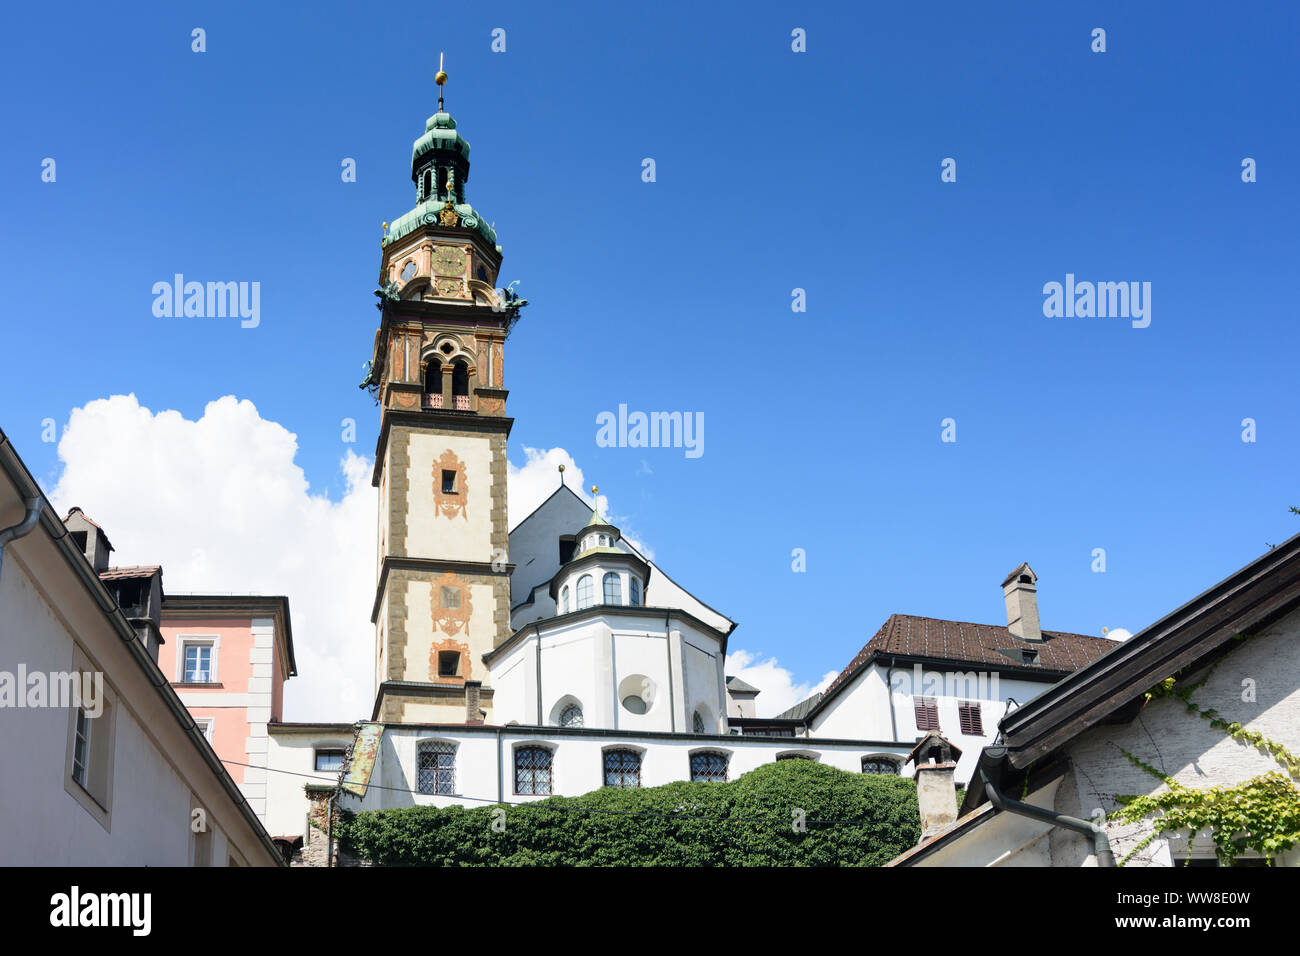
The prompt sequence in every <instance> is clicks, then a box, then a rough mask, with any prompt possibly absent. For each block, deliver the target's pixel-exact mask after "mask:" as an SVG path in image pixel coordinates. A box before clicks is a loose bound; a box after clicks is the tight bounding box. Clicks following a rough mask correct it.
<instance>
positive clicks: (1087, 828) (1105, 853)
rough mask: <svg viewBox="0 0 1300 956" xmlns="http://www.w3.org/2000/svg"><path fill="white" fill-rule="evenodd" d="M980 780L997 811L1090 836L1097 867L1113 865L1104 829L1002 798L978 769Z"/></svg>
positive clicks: (987, 777) (1087, 821) (986, 774)
mask: <svg viewBox="0 0 1300 956" xmlns="http://www.w3.org/2000/svg"><path fill="white" fill-rule="evenodd" d="M980 779H981V780H983V781H984V791H985V792H986V793H987V794H988V795H989V801H990V802H991V803H992V804H993V806H995V807H997V808H998V809H999V810H1005V811H1007V812H1008V813H1014V814H1017V815H1018V816H1022V817H1029V818H1030V819H1031V820H1042V821H1043V822H1044V823H1050V824H1052V826H1057V827H1065V828H1066V829H1067V830H1073V831H1075V832H1076V833H1082V834H1084V835H1085V836H1090V837H1092V846H1093V853H1095V854H1096V855H1097V865H1098V866H1114V865H1115V854H1114V853H1113V852H1112V851H1111V848H1110V839H1109V838H1108V837H1107V836H1106V828H1105V827H1103V826H1101V825H1100V824H1097V823H1093V822H1092V821H1091V820H1080V819H1079V818H1078V817H1071V816H1067V815H1066V814H1064V813H1057V812H1056V811H1055V810H1048V809H1046V808H1045V807H1036V806H1034V805H1033V804H1032V803H1021V802H1020V801H1019V800H1012V799H1011V798H1009V797H1006V796H1003V795H1002V794H1001V793H999V792H998V789H997V787H995V786H993V781H992V780H990V779H989V775H988V771H986V770H984V769H983V768H981V769H980Z"/></svg>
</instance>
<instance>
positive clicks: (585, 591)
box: [578, 574, 596, 611]
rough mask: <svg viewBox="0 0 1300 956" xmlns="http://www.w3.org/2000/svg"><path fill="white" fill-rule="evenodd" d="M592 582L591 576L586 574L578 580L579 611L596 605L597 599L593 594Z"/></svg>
mask: <svg viewBox="0 0 1300 956" xmlns="http://www.w3.org/2000/svg"><path fill="white" fill-rule="evenodd" d="M591 590H592V581H591V575H590V574H584V575H583V576H582V577H580V578H578V610H579V611H581V610H582V609H583V608H588V607H591V606H592V605H593V604H595V603H596V599H595V597H594V596H593V595H592V593H591Z"/></svg>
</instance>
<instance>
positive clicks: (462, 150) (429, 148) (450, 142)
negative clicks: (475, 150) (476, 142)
mask: <svg viewBox="0 0 1300 956" xmlns="http://www.w3.org/2000/svg"><path fill="white" fill-rule="evenodd" d="M434 151H439V152H444V151H450V152H454V153H457V154H459V155H460V156H461V157H463V158H464V159H465V160H466V161H468V160H469V143H468V142H466V141H465V137H464V136H461V135H460V133H458V132H456V121H455V120H454V119H452V116H451V114H450V113H446V112H443V111H441V110H439V111H438V112H437V113H434V114H433V115H432V116H430V117H429V118H428V120H426V121H425V124H424V135H423V136H421V137H420V138H419V139H417V140H416V141H415V143H414V144H413V145H412V146H411V174H412V176H414V175H415V174H416V173H418V171H419V169H420V167H421V166H422V165H424V164H423V163H421V162H420V160H421V159H422V158H423V157H424V156H425V154H426V153H431V152H434Z"/></svg>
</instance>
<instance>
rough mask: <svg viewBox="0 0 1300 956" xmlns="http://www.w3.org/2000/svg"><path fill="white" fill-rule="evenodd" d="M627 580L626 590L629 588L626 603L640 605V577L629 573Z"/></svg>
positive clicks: (634, 605)
mask: <svg viewBox="0 0 1300 956" xmlns="http://www.w3.org/2000/svg"><path fill="white" fill-rule="evenodd" d="M627 581H628V584H629V585H630V587H629V588H628V590H629V592H630V594H629V601H628V603H629V604H631V605H632V606H633V607H640V605H641V579H640V578H638V577H637V576H636V575H635V574H629V575H628V576H627Z"/></svg>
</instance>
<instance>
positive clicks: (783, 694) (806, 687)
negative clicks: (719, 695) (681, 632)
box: [726, 650, 839, 717]
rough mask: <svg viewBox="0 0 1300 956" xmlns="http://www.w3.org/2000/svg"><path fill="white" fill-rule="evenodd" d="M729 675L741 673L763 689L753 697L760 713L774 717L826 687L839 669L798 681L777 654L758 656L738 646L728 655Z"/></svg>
mask: <svg viewBox="0 0 1300 956" xmlns="http://www.w3.org/2000/svg"><path fill="white" fill-rule="evenodd" d="M726 670H727V676H728V677H739V678H740V679H741V680H743V681H744V682H745V683H746V684H752V685H753V686H755V687H757V688H758V689H759V691H760V693H759V695H758V697H756V698H755V699H754V706H755V712H756V713H757V714H758V716H759V717H775V716H776V715H777V714H779V713H782V712H783V711H786V710H789V709H790V708H791V707H793V706H794V705H795V704H797V703H799V702H800V701H801V700H806V699H807V698H809V697H811V696H812V695H813V694H816V693H817V692H818V691H822V690H825V689H826V687H827V686H828V685H829V684H830V682H831V681H833V680H834V679H835V676H836V675H837V674H838V673H839V671H827V672H826V673H825V674H823V675H822V678H821V680H819V681H816V682H815V683H813V682H807V681H805V682H802V683H795V680H794V675H793V674H791V673H790V672H789V671H788V670H786V669H785V668H784V667H781V666H780V664H779V663H778V661H777V659H776V658H775V657H769V658H766V659H759V658H758V657H757V656H756V655H754V654H751V653H750V652H749V651H745V650H735V651H732V652H731V653H730V654H728V655H727V665H726Z"/></svg>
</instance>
